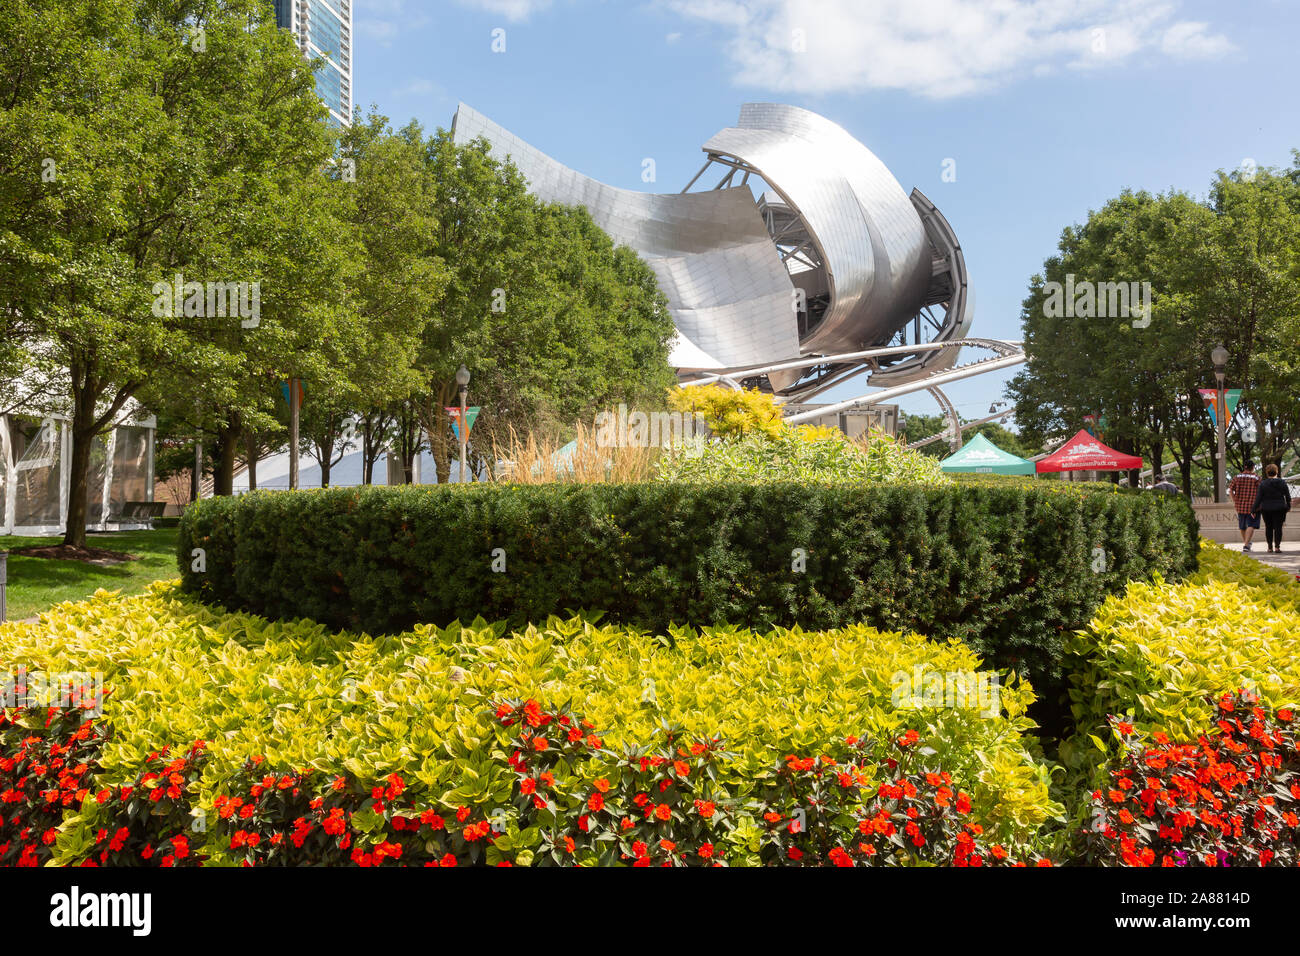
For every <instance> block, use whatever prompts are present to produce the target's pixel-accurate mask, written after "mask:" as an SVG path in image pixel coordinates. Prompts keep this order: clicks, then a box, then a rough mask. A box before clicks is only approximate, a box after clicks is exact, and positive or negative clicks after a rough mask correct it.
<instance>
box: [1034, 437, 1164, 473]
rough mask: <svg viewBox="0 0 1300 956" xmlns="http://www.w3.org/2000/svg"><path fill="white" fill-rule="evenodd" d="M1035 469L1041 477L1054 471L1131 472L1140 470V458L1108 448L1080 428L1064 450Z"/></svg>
mask: <svg viewBox="0 0 1300 956" xmlns="http://www.w3.org/2000/svg"><path fill="white" fill-rule="evenodd" d="M1037 467H1038V473H1039V474H1040V475H1041V474H1044V473H1046V472H1054V471H1130V470H1132V469H1134V468H1141V467H1142V459H1141V458H1140V457H1138V456H1137V455H1126V454H1124V453H1123V452H1118V451H1116V450H1115V449H1113V448H1107V447H1106V446H1105V445H1103V444H1102V443H1101V442H1099V441H1098V440H1097V439H1096V438H1093V437H1092V436H1091V435H1089V434H1088V432H1087V430H1085V429H1080V430H1079V434H1077V435H1075V436H1074V437H1073V438H1071V439H1070V440H1069V441H1068V442H1066V443H1065V446H1064V447H1063V448H1061V449H1059V450H1058V451H1057V452H1056V453H1055V454H1052V455H1048V456H1047V457H1046V458H1044V459H1042V460H1041V461H1039V462H1037Z"/></svg>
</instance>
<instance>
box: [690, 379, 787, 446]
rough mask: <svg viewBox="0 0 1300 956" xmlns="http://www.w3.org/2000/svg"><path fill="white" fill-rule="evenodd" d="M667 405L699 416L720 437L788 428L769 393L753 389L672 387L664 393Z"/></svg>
mask: <svg viewBox="0 0 1300 956" xmlns="http://www.w3.org/2000/svg"><path fill="white" fill-rule="evenodd" d="M668 406H669V407H670V408H672V409H673V410H674V411H677V412H685V413H689V414H695V415H702V416H703V417H704V423H705V424H706V425H707V426H708V427H709V431H711V432H713V434H715V435H718V436H720V437H722V438H736V437H739V436H742V435H749V434H755V435H766V436H767V437H769V438H776V437H778V436H780V435H781V434H783V433H784V432H786V431H788V430H789V426H787V425H786V424H785V422H784V421H783V420H782V418H781V409H780V406H778V405H777V404H776V402H775V401H774V400H773V398H772V396H771V395H768V394H765V393H763V392H760V391H759V390H758V389H756V388H747V389H740V390H737V389H732V388H726V387H724V386H722V385H696V386H692V387H690V388H676V389H672V390H671V391H669V393H668Z"/></svg>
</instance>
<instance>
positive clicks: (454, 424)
mask: <svg viewBox="0 0 1300 956" xmlns="http://www.w3.org/2000/svg"><path fill="white" fill-rule="evenodd" d="M479 411H480V409H479V408H478V407H472V408H467V409H465V441H469V435H470V432H472V431H473V430H474V423H475V422H476V421H478V413H479ZM446 412H447V415H448V416H449V417H450V418H451V430H452V431H453V432H455V433H456V440H457V441H460V440H461V438H460V408H459V407H453V408H448V409H446Z"/></svg>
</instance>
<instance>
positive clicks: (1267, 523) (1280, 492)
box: [1254, 465, 1291, 554]
mask: <svg viewBox="0 0 1300 956" xmlns="http://www.w3.org/2000/svg"><path fill="white" fill-rule="evenodd" d="M1290 510H1291V489H1290V488H1288V487H1287V484H1286V482H1285V481H1283V480H1282V479H1281V478H1279V477H1278V470H1277V465H1269V466H1268V467H1267V468H1265V469H1264V480H1263V481H1261V482H1260V483H1259V493H1258V494H1257V495H1256V496H1255V507H1254V512H1255V514H1256V515H1257V516H1262V517H1263V519H1264V536H1265V538H1267V539H1268V550H1269V553H1270V554H1271V553H1273V552H1275V551H1281V550H1282V525H1283V524H1284V523H1285V522H1286V513H1287V512H1288V511H1290Z"/></svg>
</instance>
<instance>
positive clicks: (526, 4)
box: [460, 0, 551, 22]
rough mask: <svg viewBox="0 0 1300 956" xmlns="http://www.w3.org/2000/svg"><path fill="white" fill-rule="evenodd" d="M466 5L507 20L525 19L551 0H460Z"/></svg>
mask: <svg viewBox="0 0 1300 956" xmlns="http://www.w3.org/2000/svg"><path fill="white" fill-rule="evenodd" d="M460 2H461V3H463V4H464V5H465V6H467V7H477V8H478V9H480V10H486V11H487V12H488V13H497V14H500V15H501V16H503V17H505V18H506V19H507V20H511V21H515V22H518V21H520V20H527V19H528V18H529V17H531V16H532V15H533V14H534V13H537V12H539V11H541V10H545V9H547V8H548V7H550V5H551V0H460Z"/></svg>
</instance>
